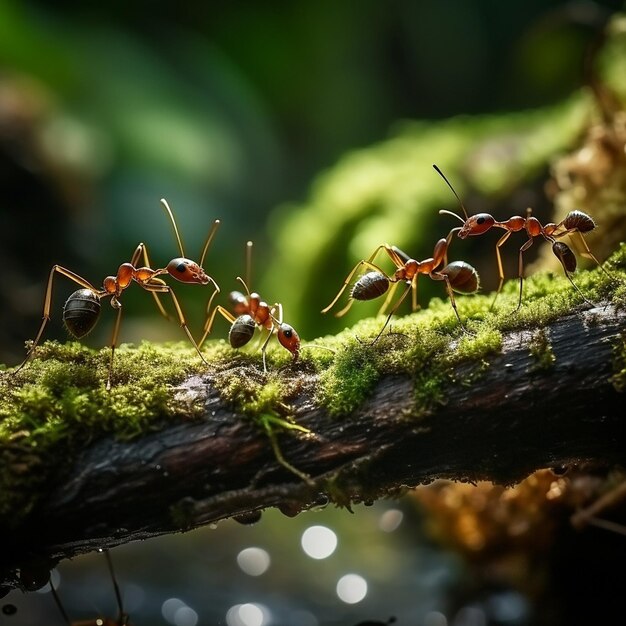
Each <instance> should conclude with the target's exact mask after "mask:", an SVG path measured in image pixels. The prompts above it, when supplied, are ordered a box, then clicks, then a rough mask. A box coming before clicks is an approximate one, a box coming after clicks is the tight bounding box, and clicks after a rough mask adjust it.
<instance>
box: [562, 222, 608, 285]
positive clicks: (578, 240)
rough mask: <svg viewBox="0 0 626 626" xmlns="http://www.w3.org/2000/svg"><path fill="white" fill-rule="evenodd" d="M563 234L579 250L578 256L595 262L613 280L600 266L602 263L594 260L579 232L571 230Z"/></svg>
mask: <svg viewBox="0 0 626 626" xmlns="http://www.w3.org/2000/svg"><path fill="white" fill-rule="evenodd" d="M563 234H564V235H565V234H568V235H569V236H570V238H571V240H572V241H573V242H574V247H575V248H577V250H579V251H580V252H579V254H580V255H581V256H584V257H586V258H588V259H591V260H592V261H594V262H595V264H596V265H597V266H598V267H599V268H600V269H601V270H602V271H603V272H604V273H605V274H606V275H607V276H608V277H609V278H611V279H613V278H614V277H613V276H611V274H609V273H608V272H607V271H606V270H605V269H604V267H603V266H602V263H600V261H598V259H597V258H596V256H595V254H593V252H591V250H590V249H589V245H588V244H587V240H586V239H585V238H584V236H583V234H582V233H581V232H580V231H579V230H573V231H566V232H565V233H563ZM559 237H561V235H559Z"/></svg>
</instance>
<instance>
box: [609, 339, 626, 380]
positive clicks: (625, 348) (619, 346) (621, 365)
mask: <svg viewBox="0 0 626 626" xmlns="http://www.w3.org/2000/svg"><path fill="white" fill-rule="evenodd" d="M613 371H614V374H613V376H612V377H611V384H612V385H613V386H614V387H615V389H617V391H619V392H620V393H624V392H625V391H626V333H622V334H621V335H620V338H619V341H618V342H616V344H615V347H614V352H613Z"/></svg>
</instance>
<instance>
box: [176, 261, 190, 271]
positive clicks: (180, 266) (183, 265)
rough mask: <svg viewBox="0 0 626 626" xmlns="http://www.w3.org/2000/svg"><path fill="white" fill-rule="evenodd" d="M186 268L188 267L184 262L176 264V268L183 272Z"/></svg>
mask: <svg viewBox="0 0 626 626" xmlns="http://www.w3.org/2000/svg"><path fill="white" fill-rule="evenodd" d="M186 269H187V266H186V265H185V264H184V263H179V264H178V265H177V266H176V270H177V271H179V272H181V273H182V272H184V271H185V270H186Z"/></svg>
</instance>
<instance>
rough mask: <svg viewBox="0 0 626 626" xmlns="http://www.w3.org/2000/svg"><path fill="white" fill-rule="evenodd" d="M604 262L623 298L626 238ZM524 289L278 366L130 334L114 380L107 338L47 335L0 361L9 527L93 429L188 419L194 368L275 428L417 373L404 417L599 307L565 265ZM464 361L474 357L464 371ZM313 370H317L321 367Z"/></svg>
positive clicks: (251, 354)
mask: <svg viewBox="0 0 626 626" xmlns="http://www.w3.org/2000/svg"><path fill="white" fill-rule="evenodd" d="M604 268H605V270H606V271H602V270H600V269H599V268H596V269H594V270H591V271H586V272H576V273H575V274H574V276H573V279H574V281H575V283H576V284H577V286H578V287H579V289H580V290H581V292H582V293H583V294H584V297H585V298H587V299H589V300H592V301H598V302H599V301H606V300H607V299H608V300H611V301H612V302H614V303H616V304H618V305H619V304H620V303H621V304H623V302H624V296H625V293H624V292H625V287H624V286H625V285H626V246H625V245H622V246H621V247H620V249H619V250H618V251H617V252H616V253H615V254H614V255H613V256H612V257H611V258H610V259H609V260H608V261H607V263H606V264H605V266H604ZM518 298H519V282H518V281H516V280H512V281H510V282H508V283H506V284H505V286H504V289H503V290H502V293H501V294H500V296H499V297H498V300H497V302H496V305H495V307H494V308H493V309H492V303H493V295H492V294H489V295H475V296H465V297H458V298H457V305H458V311H459V315H460V317H461V320H462V321H463V325H464V327H465V328H466V330H463V328H461V326H460V325H459V322H458V320H457V318H456V316H455V314H454V312H453V311H452V308H451V307H450V303H449V302H448V301H447V300H442V299H440V298H434V299H432V300H431V302H430V303H429V306H428V308H426V309H424V310H421V311H418V312H416V313H413V314H411V315H407V316H403V317H397V318H396V317H394V318H392V320H391V322H390V324H389V325H388V327H387V328H386V329H385V331H384V332H383V333H382V335H380V337H378V335H379V333H380V331H381V328H382V325H383V323H384V320H385V318H384V317H382V316H381V317H375V318H367V319H364V320H361V321H360V322H359V323H357V324H356V325H355V326H353V327H352V328H349V329H346V330H344V331H343V332H341V333H339V334H337V335H335V336H330V337H323V338H319V339H316V340H314V341H312V342H310V343H308V344H307V343H305V344H304V346H303V349H302V354H301V359H300V361H299V362H297V363H293V362H292V359H291V355H290V354H288V353H287V352H286V351H285V350H284V349H283V348H282V347H281V346H280V345H278V344H275V345H272V347H271V348H269V349H268V366H269V372H267V373H264V372H263V369H262V366H261V355H260V353H259V351H258V350H254V349H250V350H249V351H248V352H245V351H235V350H232V349H231V348H230V347H229V346H228V345H227V343H226V342H224V341H221V340H215V341H213V340H211V341H208V342H207V343H206V346H205V348H204V350H203V353H204V354H205V357H206V359H207V360H208V361H209V369H208V370H207V368H206V366H205V365H204V364H203V363H202V362H201V360H200V359H199V358H198V355H197V354H196V352H195V351H194V350H193V349H192V348H191V347H189V346H188V345H187V344H185V343H181V344H166V345H154V344H150V343H147V342H146V343H142V344H141V345H139V346H137V347H133V346H121V347H120V348H119V349H118V350H117V351H116V355H115V366H114V374H113V380H112V383H113V384H112V387H111V389H110V390H107V389H106V380H107V374H108V368H109V358H110V351H109V349H102V350H99V351H94V350H91V349H88V348H86V347H84V346H82V345H81V344H79V343H76V342H73V343H67V344H59V343H57V342H45V343H43V344H42V345H41V346H39V347H38V350H37V354H36V357H35V358H34V359H32V361H31V362H30V363H29V364H28V365H27V366H26V367H25V368H24V369H23V370H21V371H20V372H19V373H17V374H15V375H13V374H12V370H3V371H0V463H1V464H2V471H0V494H2V496H1V497H0V526H4V527H11V526H15V525H17V524H19V523H20V520H21V519H23V516H24V515H27V514H28V512H29V511H31V510H32V508H33V506H34V505H35V504H36V502H37V498H38V493H41V491H42V490H44V489H45V485H46V484H48V481H52V480H54V479H55V476H58V472H59V471H63V470H64V467H63V463H61V464H60V463H59V459H66V461H67V462H68V463H69V462H71V460H72V459H73V458H75V455H76V453H77V452H78V451H79V450H80V449H82V448H83V447H84V446H85V445H87V444H88V443H89V442H90V441H91V440H94V439H96V438H98V437H101V436H103V435H107V434H108V435H112V436H115V437H117V438H120V439H130V438H132V437H136V436H140V435H141V434H142V433H144V432H146V431H147V430H152V429H158V428H161V427H163V426H164V425H165V423H166V422H167V420H176V419H179V418H180V417H181V416H184V417H185V418H188V417H189V411H190V408H189V407H188V406H182V405H180V406H179V405H178V404H177V401H176V394H173V393H172V392H171V388H172V387H173V386H176V385H177V384H178V383H179V382H181V381H182V380H183V379H185V378H186V377H187V376H189V375H191V374H194V373H201V372H206V371H208V373H209V375H210V377H211V380H212V383H213V384H214V386H215V387H216V388H217V389H218V390H219V392H220V393H221V395H222V397H223V401H224V402H226V403H229V404H231V405H232V406H233V408H234V409H235V410H237V411H238V412H240V413H241V414H242V415H246V416H248V418H249V419H251V420H253V421H255V420H256V422H257V423H258V425H259V428H261V429H265V430H267V429H266V423H267V419H266V418H267V417H268V416H269V418H271V420H273V421H272V424H271V425H272V427H273V428H275V429H276V428H278V429H282V430H284V429H293V428H296V429H298V426H297V425H294V424H293V422H292V421H291V415H292V413H293V409H292V405H293V403H294V401H295V398H296V397H297V396H298V395H299V394H302V393H306V394H308V395H312V394H314V397H315V399H316V401H317V402H318V403H319V404H320V405H322V406H324V407H325V408H326V409H327V410H328V411H329V413H331V414H332V415H334V416H335V417H336V419H348V418H349V415H350V413H351V412H353V411H354V410H355V409H357V408H358V407H359V406H360V405H361V404H362V403H363V402H364V401H365V399H366V398H367V397H368V396H369V395H371V394H372V393H373V391H374V390H375V388H376V384H377V383H378V381H380V380H381V379H382V378H383V377H384V376H389V375H401V376H405V377H407V378H408V379H409V380H411V381H412V383H413V387H414V398H413V407H412V409H411V410H409V411H408V413H407V414H406V415H405V419H417V420H418V419H421V418H423V417H424V416H425V415H426V414H428V413H429V412H430V411H432V410H433V409H434V408H436V407H437V406H438V405H439V404H440V403H442V402H444V401H445V396H446V391H447V389H449V386H450V385H451V384H462V385H470V384H473V382H474V381H475V380H476V378H477V377H480V376H481V375H482V374H483V373H484V372H485V371H486V369H487V368H488V367H489V358H488V357H489V355H492V354H497V353H499V351H500V350H501V346H502V334H503V333H504V332H506V331H511V330H524V329H529V330H533V329H534V330H536V329H538V328H544V327H545V326H546V325H547V324H549V323H550V322H551V321H553V320H554V319H556V318H558V317H560V316H562V315H564V314H568V313H572V312H575V311H577V310H580V307H581V306H587V305H586V304H585V302H584V300H583V299H582V296H581V294H580V293H579V292H578V291H577V290H576V289H574V288H573V287H572V285H571V284H570V282H569V281H568V280H567V279H566V278H565V277H564V276H563V275H562V273H560V274H537V275H534V276H530V277H529V278H527V279H526V280H525V281H524V293H523V300H522V305H521V307H520V308H519V310H518V308H517V306H518ZM358 304H359V303H356V304H355V308H356V307H357V306H358ZM537 337H538V336H536V339H537ZM539 338H540V337H539ZM374 340H376V341H374ZM531 344H532V345H531V350H535V353H534V354H535V355H536V358H538V362H539V364H540V365H542V366H549V365H550V363H551V362H552V360H553V356H554V355H552V353H551V351H550V349H549V342H543V343H541V342H539V343H538V342H537V341H534V342H531ZM539 344H541V345H539ZM533 346H534V347H533ZM541 346H543V347H542V348H541V349H539V347H541ZM616 350H617V352H616V355H617V356H616V359H615V372H616V373H615V375H614V377H613V383H614V385H615V386H616V388H618V389H620V390H621V389H623V388H624V387H625V386H626V383H625V382H624V381H625V380H626V375H625V374H624V366H623V363H624V362H625V361H626V357H624V354H625V352H624V349H623V343H622V345H621V347H618V348H616ZM620 350H621V351H620ZM546 359H547V360H546ZM463 364H469V367H464V368H463V370H462V371H463V372H464V373H463V374H462V375H460V376H459V375H458V371H459V370H458V368H459V366H461V365H463ZM313 372H317V373H318V376H317V378H316V379H314V378H313V379H312V378H311V377H310V376H309V375H310V374H311V373H313ZM313 381H316V382H313ZM313 384H315V385H316V386H315V389H313V387H312V385H313ZM264 419H265V421H263V420H264ZM293 434H294V435H298V432H294V433H293ZM302 434H304V433H300V435H302ZM300 435H299V436H300Z"/></svg>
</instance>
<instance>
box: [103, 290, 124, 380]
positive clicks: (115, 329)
mask: <svg viewBox="0 0 626 626" xmlns="http://www.w3.org/2000/svg"><path fill="white" fill-rule="evenodd" d="M114 302H115V303H116V304H113V303H114ZM111 304H113V307H114V308H116V309H117V315H116V316H115V324H114V326H113V335H112V336H111V357H110V359H109V375H108V377H107V384H106V388H107V390H109V389H111V379H112V377H113V357H114V356H115V347H116V346H117V340H118V337H119V334H120V322H121V321H122V305H121V304H120V302H119V300H112V301H111Z"/></svg>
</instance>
